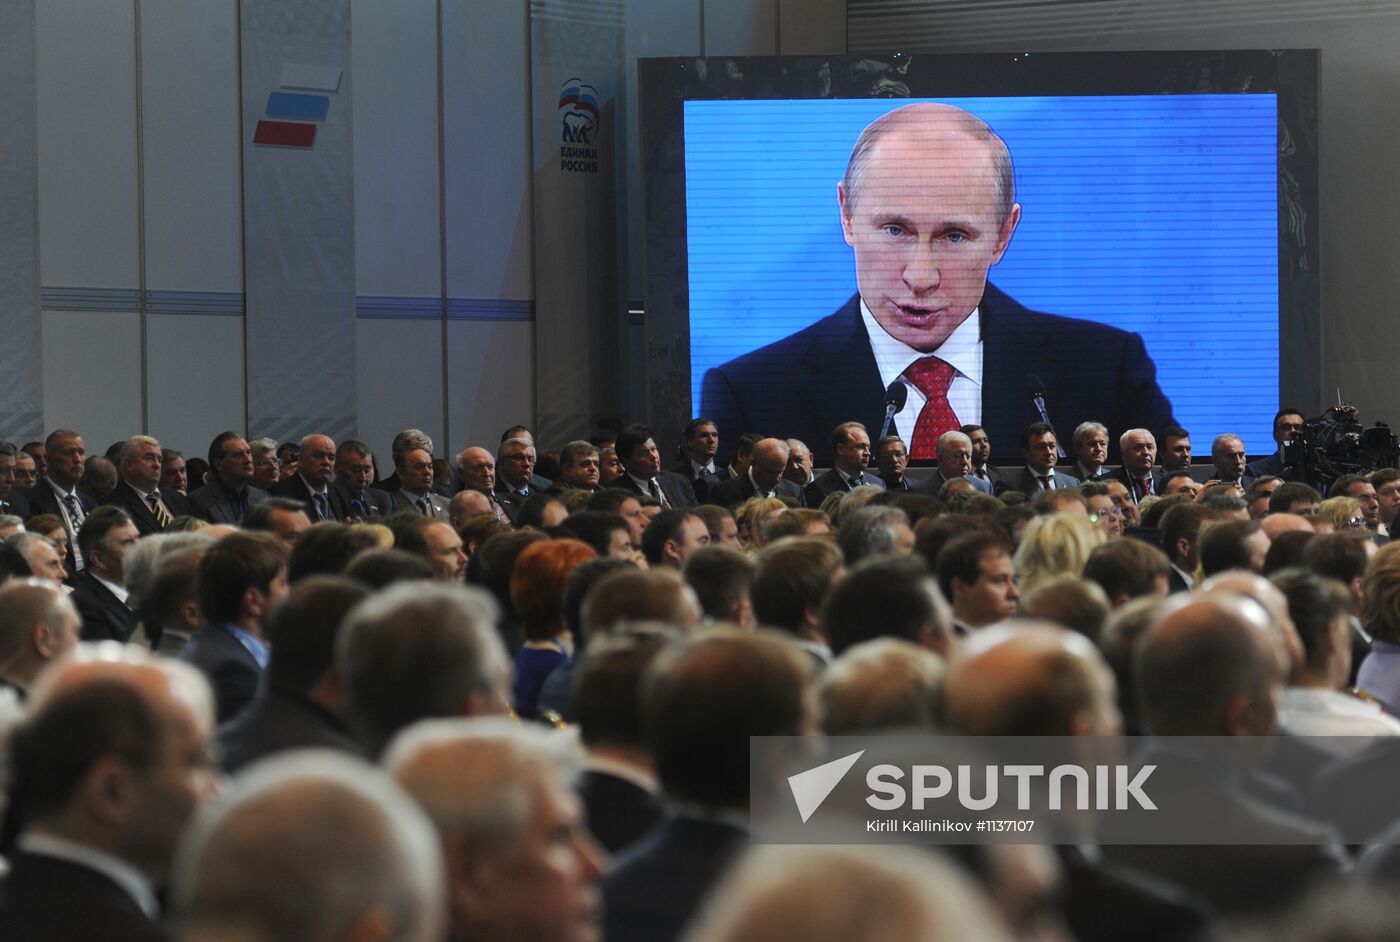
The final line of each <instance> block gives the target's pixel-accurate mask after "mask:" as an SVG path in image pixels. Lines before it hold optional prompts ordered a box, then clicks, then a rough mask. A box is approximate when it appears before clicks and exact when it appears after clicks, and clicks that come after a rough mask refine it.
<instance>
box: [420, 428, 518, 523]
mask: <svg viewBox="0 0 1400 942" xmlns="http://www.w3.org/2000/svg"><path fill="white" fill-rule="evenodd" d="M422 460H423V452H421V451H412V452H409V453H408V454H407V455H405V456H404V463H403V464H402V465H401V466H400V467H399V474H400V477H402V478H403V489H402V490H401V491H400V493H399V509H400V510H417V511H419V512H420V513H422V512H423V508H424V506H425V505H424V504H423V503H422V500H421V498H422V488H424V487H425V486H427V487H431V486H432V471H431V469H430V470H429V471H428V481H427V484H426V485H425V484H424V483H423V481H422V480H421V478H422V475H421V473H420V472H418V471H416V470H415V468H418V467H421V464H422ZM457 483H458V485H459V487H460V490H461V491H476V492H477V493H479V494H481V495H482V496H483V497H485V498H486V505H487V507H488V508H490V513H491V515H492V516H494V517H495V518H496V519H497V520H499V521H501V523H503V524H505V525H506V526H512V524H511V520H510V515H509V514H508V513H507V512H506V509H505V507H503V506H502V505H501V501H500V500H498V499H497V498H496V459H495V458H494V457H493V456H492V454H491V452H489V451H487V450H486V449H485V448H482V447H480V446H477V445H474V446H472V447H470V448H464V449H462V453H461V454H459V455H458V456H457ZM410 494H412V496H413V498H414V499H413V501H412V502H411V503H410V502H409V501H408V500H407V499H406V498H408V496H409V495H410ZM433 496H436V495H433ZM449 505H450V501H446V500H444V501H442V509H443V510H448V511H449V513H446V514H443V513H438V512H437V509H436V502H434V512H433V513H432V514H425V516H438V517H449V518H450V517H451V513H450V506H449Z"/></svg>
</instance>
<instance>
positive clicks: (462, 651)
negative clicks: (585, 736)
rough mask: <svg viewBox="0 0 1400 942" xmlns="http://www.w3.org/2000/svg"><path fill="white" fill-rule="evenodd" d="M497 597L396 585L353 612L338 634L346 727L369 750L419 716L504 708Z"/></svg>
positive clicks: (506, 665)
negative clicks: (349, 726) (345, 702)
mask: <svg viewBox="0 0 1400 942" xmlns="http://www.w3.org/2000/svg"><path fill="white" fill-rule="evenodd" d="M498 618H499V615H498V611H497V608H496V603H495V601H494V600H493V599H492V598H491V597H490V596H489V595H488V594H487V593H485V592H483V591H481V590H479V589H475V588H468V587H466V586H459V585H447V584H442V585H437V584H433V585H429V584H427V583H422V582H414V583H408V584H404V585H397V586H394V587H392V588H390V589H387V590H385V591H383V592H381V593H379V594H378V595H376V596H374V597H373V598H370V599H367V600H365V601H364V602H363V603H361V604H360V605H358V606H356V607H355V608H354V609H353V610H351V612H350V614H349V615H348V616H347V617H346V620H345V624H344V626H343V627H342V628H341V631H340V635H339V637H338V638H337V640H336V663H337V664H338V665H339V668H340V676H341V682H342V683H343V684H344V685H345V693H346V698H347V700H348V703H349V712H350V725H351V728H352V729H353V730H354V731H355V732H356V734H357V735H358V736H359V737H360V740H361V742H362V743H363V744H364V745H365V746H366V748H367V751H368V753H369V754H370V755H372V756H373V755H378V754H379V753H380V752H382V751H383V749H384V747H385V746H386V745H387V744H388V742H389V740H390V739H392V738H393V736H394V735H395V734H396V733H397V732H398V731H399V730H401V729H403V728H404V727H405V726H408V725H409V724H411V723H414V722H416V721H418V720H421V719H426V718H429V717H444V716H475V715H480V714H493V713H509V712H510V709H511V703H510V678H511V662H510V657H509V656H508V655H507V654H506V650H505V647H504V645H503V644H502V643H501V637H500V632H499V630H498V629H497V627H496V622H497V620H498Z"/></svg>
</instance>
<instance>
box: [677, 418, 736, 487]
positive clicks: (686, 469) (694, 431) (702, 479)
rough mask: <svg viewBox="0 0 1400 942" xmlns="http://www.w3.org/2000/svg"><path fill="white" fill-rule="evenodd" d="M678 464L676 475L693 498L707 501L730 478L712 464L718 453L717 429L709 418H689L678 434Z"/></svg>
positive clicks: (729, 473)
mask: <svg viewBox="0 0 1400 942" xmlns="http://www.w3.org/2000/svg"><path fill="white" fill-rule="evenodd" d="M680 450H681V463H680V464H678V465H676V467H675V469H674V470H675V472H676V473H677V474H680V475H683V476H684V477H685V479H686V480H688V481H689V482H690V486H691V487H692V488H693V489H694V490H695V499H696V500H698V501H699V502H700V503H702V504H706V503H709V502H710V493H711V492H712V491H713V490H714V489H715V488H716V487H717V486H719V484H720V483H721V482H723V481H727V480H729V479H730V478H731V477H733V476H734V475H733V472H731V471H730V470H729V468H727V467H718V466H717V465H716V464H715V455H717V454H718V453H719V427H718V426H716V425H715V423H714V422H712V421H711V420H709V419H691V420H690V422H689V424H687V425H686V427H685V431H684V432H682V433H681V445H680Z"/></svg>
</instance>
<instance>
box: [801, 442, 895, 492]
mask: <svg viewBox="0 0 1400 942" xmlns="http://www.w3.org/2000/svg"><path fill="white" fill-rule="evenodd" d="M828 437H829V438H830V441H831V453H832V455H833V458H832V467H831V470H829V471H827V472H826V473H825V474H822V475H820V476H819V477H818V478H817V479H816V480H815V481H813V482H812V483H811V484H810V485H808V487H807V505H808V506H810V507H820V506H821V505H822V501H824V500H826V498H827V495H829V494H833V493H835V492H837V491H841V492H847V491H853V490H855V489H856V488H858V487H865V486H866V485H872V486H874V487H884V486H885V482H884V481H881V480H880V478H879V477H878V476H876V475H874V474H871V473H870V472H868V471H867V470H866V468H868V467H869V466H870V433H869V432H867V431H866V429H865V426H864V425H861V424H860V423H859V422H842V423H841V424H840V425H837V426H836V427H835V428H834V429H832V430H831V434H830V436H828Z"/></svg>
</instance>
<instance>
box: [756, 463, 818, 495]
mask: <svg viewBox="0 0 1400 942" xmlns="http://www.w3.org/2000/svg"><path fill="white" fill-rule="evenodd" d="M837 470H838V471H839V470H840V469H839V468H838V469H837ZM748 474H749V483H750V484H752V485H753V492H754V494H755V495H756V496H758V497H774V496H776V495H777V493H778V485H776V484H774V485H773V489H772V490H771V491H765V490H764V489H763V488H761V487H759V486H758V482H757V481H755V480H754V479H753V465H749V471H748Z"/></svg>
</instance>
